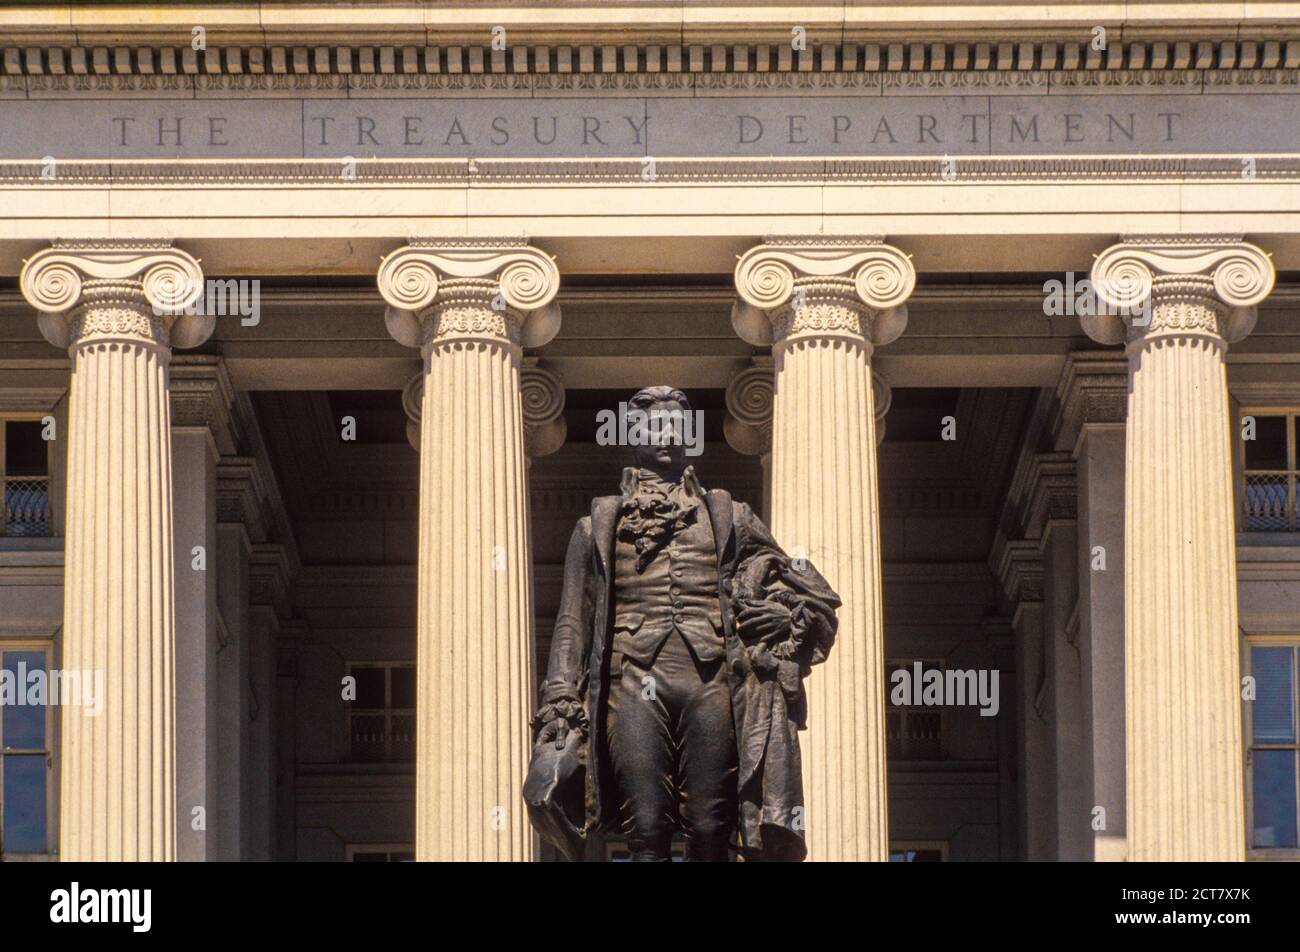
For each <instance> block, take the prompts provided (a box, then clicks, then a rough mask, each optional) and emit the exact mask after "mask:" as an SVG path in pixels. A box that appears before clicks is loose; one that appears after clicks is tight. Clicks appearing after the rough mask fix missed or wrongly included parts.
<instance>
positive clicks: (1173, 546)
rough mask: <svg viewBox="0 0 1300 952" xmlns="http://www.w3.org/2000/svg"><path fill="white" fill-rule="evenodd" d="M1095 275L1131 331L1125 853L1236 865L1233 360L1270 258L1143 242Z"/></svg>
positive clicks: (1239, 850)
mask: <svg viewBox="0 0 1300 952" xmlns="http://www.w3.org/2000/svg"><path fill="white" fill-rule="evenodd" d="M1093 283H1094V285H1095V286H1096V287H1097V288H1098V291H1099V293H1100V294H1101V295H1102V297H1103V299H1104V300H1105V301H1106V303H1107V304H1109V305H1111V306H1112V308H1114V309H1115V310H1117V311H1120V312H1122V316H1120V317H1118V318H1117V320H1122V323H1123V327H1122V328H1117V327H1116V326H1115V324H1114V323H1112V324H1111V326H1110V331H1111V336H1112V337H1113V336H1115V335H1116V334H1118V333H1120V332H1121V331H1122V332H1123V333H1124V336H1125V337H1126V338H1127V341H1128V360H1129V404H1128V435H1127V441H1126V467H1127V469H1126V478H1125V506H1126V513H1125V559H1124V577H1125V591H1124V597H1125V638H1126V644H1125V665H1126V667H1125V705H1126V711H1127V730H1126V740H1127V765H1126V766H1127V776H1128V793H1127V822H1128V859H1130V860H1240V859H1243V858H1244V851H1245V813H1244V807H1243V777H1242V745H1241V705H1240V693H1239V692H1240V665H1239V660H1238V652H1239V650H1240V644H1239V638H1240V636H1239V629H1238V624H1237V568H1236V546H1235V519H1234V509H1233V506H1234V503H1233V500H1234V493H1233V485H1232V455H1231V437H1230V423H1229V416H1228V389H1227V376H1226V372H1225V368H1224V355H1225V351H1226V348H1227V344H1228V343H1229V342H1230V341H1235V340H1239V339H1241V338H1242V337H1244V336H1245V335H1246V333H1248V332H1249V330H1250V328H1251V326H1252V325H1253V323H1254V305H1255V304H1257V303H1258V302H1259V301H1260V300H1262V299H1263V297H1264V296H1265V295H1266V294H1267V293H1268V291H1269V290H1270V289H1271V287H1272V284H1273V270H1272V266H1271V264H1270V263H1269V261H1268V258H1267V256H1265V255H1264V254H1263V253H1262V252H1261V251H1259V249H1257V248H1255V247H1254V246H1252V245H1247V244H1245V243H1243V242H1241V241H1240V240H1239V239H1192V238H1182V239H1163V240H1147V241H1145V242H1140V243H1139V242H1136V241H1134V242H1126V243H1123V244H1120V245H1116V246H1113V247H1112V248H1110V249H1108V250H1107V251H1106V252H1105V253H1103V254H1102V255H1101V256H1099V257H1098V259H1097V263H1096V265H1095V266H1094V269H1093ZM1134 312H1137V313H1134ZM1094 323H1095V324H1100V323H1101V322H1094ZM1101 326H1102V327H1103V328H1104V326H1105V325H1104V324H1101ZM1090 332H1091V330H1090ZM1102 336H1103V337H1104V336H1106V335H1105V334H1104V332H1103V335H1102Z"/></svg>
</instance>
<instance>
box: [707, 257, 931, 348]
mask: <svg viewBox="0 0 1300 952" xmlns="http://www.w3.org/2000/svg"><path fill="white" fill-rule="evenodd" d="M915 287H916V269H915V268H914V267H913V266H912V261H911V258H910V257H909V256H908V255H906V254H904V253H903V252H902V251H899V250H898V249H897V248H895V247H893V246H892V245H887V244H884V243H883V242H882V241H881V240H880V239H877V238H853V239H841V238H791V239H768V241H767V243H765V244H762V245H759V246H757V247H755V248H751V249H750V250H749V251H748V252H746V253H745V254H744V255H742V256H741V258H740V261H739V262H738V263H737V265H736V291H737V292H738V293H739V295H740V300H739V301H738V302H737V303H736V305H735V306H734V307H733V308H732V312H731V323H732V326H734V327H735V329H736V333H737V334H739V335H740V336H741V337H742V338H743V339H744V340H746V341H748V342H749V343H751V344H753V345H755V346H756V347H762V346H767V345H769V344H772V343H778V344H780V343H784V342H787V341H791V340H795V339H803V338H818V337H845V338H849V339H852V340H854V341H855V342H862V343H865V344H866V345H867V346H868V347H873V346H877V345H883V344H888V343H890V342H891V341H893V340H895V339H897V338H898V336H899V335H900V334H902V333H903V330H904V328H906V326H907V300H908V298H909V297H911V295H912V291H913V290H914V289H915Z"/></svg>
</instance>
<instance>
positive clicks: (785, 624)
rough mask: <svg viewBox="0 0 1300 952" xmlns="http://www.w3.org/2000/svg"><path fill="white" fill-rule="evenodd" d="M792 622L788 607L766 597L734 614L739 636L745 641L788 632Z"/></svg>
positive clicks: (768, 637) (767, 638)
mask: <svg viewBox="0 0 1300 952" xmlns="http://www.w3.org/2000/svg"><path fill="white" fill-rule="evenodd" d="M793 624H794V616H793V615H792V614H791V613H790V609H789V608H787V607H786V606H784V605H782V604H781V603H780V602H774V601H770V600H767V599H765V600H763V601H761V602H753V603H751V604H749V605H747V606H746V607H744V608H742V609H741V610H740V614H739V615H738V616H736V626H737V628H738V629H739V633H740V638H741V640H742V641H745V642H747V643H753V642H755V641H762V640H770V639H771V638H772V636H775V635H785V634H788V633H789V631H790V628H791V626H792V625H793Z"/></svg>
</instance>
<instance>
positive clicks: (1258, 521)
mask: <svg viewBox="0 0 1300 952" xmlns="http://www.w3.org/2000/svg"><path fill="white" fill-rule="evenodd" d="M1298 480H1300V473H1297V472H1295V471H1294V470H1281V469H1276V470H1253V471H1249V472H1247V473H1246V491H1245V493H1244V495H1243V501H1242V528H1243V529H1244V530H1245V531H1246V532H1295V531H1296V530H1297V529H1300V525H1297V521H1296V484H1297V481H1298Z"/></svg>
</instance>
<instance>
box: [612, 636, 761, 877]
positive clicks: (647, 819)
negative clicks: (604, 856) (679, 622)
mask: <svg viewBox="0 0 1300 952" xmlns="http://www.w3.org/2000/svg"><path fill="white" fill-rule="evenodd" d="M647 677H650V678H652V679H653V682H647V681H645V679H646V678H647ZM651 683H652V684H653V691H651V689H650V688H651ZM607 729H608V736H609V752H610V758H611V761H612V763H613V767H614V778H615V781H616V782H617V784H618V788H619V792H620V798H621V804H620V806H621V811H622V818H623V824H624V831H625V832H626V834H627V839H628V847H629V850H630V851H631V854H632V857H631V858H632V859H633V861H654V860H667V859H668V858H669V856H670V849H671V843H672V836H673V832H674V830H675V829H676V828H677V827H678V822H677V821H678V818H680V828H681V829H682V831H683V833H685V835H686V855H687V858H688V859H690V860H726V859H727V841H728V838H729V837H730V834H731V831H732V829H733V827H734V825H735V819H736V816H735V804H736V760H737V755H736V734H735V727H734V725H733V723H732V717H731V694H730V689H729V687H728V684H727V677H726V672H725V671H724V670H723V667H722V661H721V660H716V661H712V662H707V663H704V664H700V663H698V662H697V661H696V660H695V659H694V657H693V656H692V655H691V653H690V649H689V648H688V647H687V645H686V642H685V640H684V639H683V638H682V636H681V635H680V634H678V633H677V632H674V633H673V634H672V635H671V636H670V637H669V638H668V640H667V641H666V642H665V644H664V646H663V647H662V648H661V649H660V650H659V653H658V655H657V656H656V657H655V659H654V662H653V664H651V665H650V667H649V668H645V667H642V666H640V665H638V664H636V663H635V662H633V661H631V660H629V659H626V658H625V659H624V660H623V662H622V670H621V674H620V675H619V676H618V677H616V678H615V679H614V681H613V683H612V684H611V685H610V692H609V716H608V721H607Z"/></svg>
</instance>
